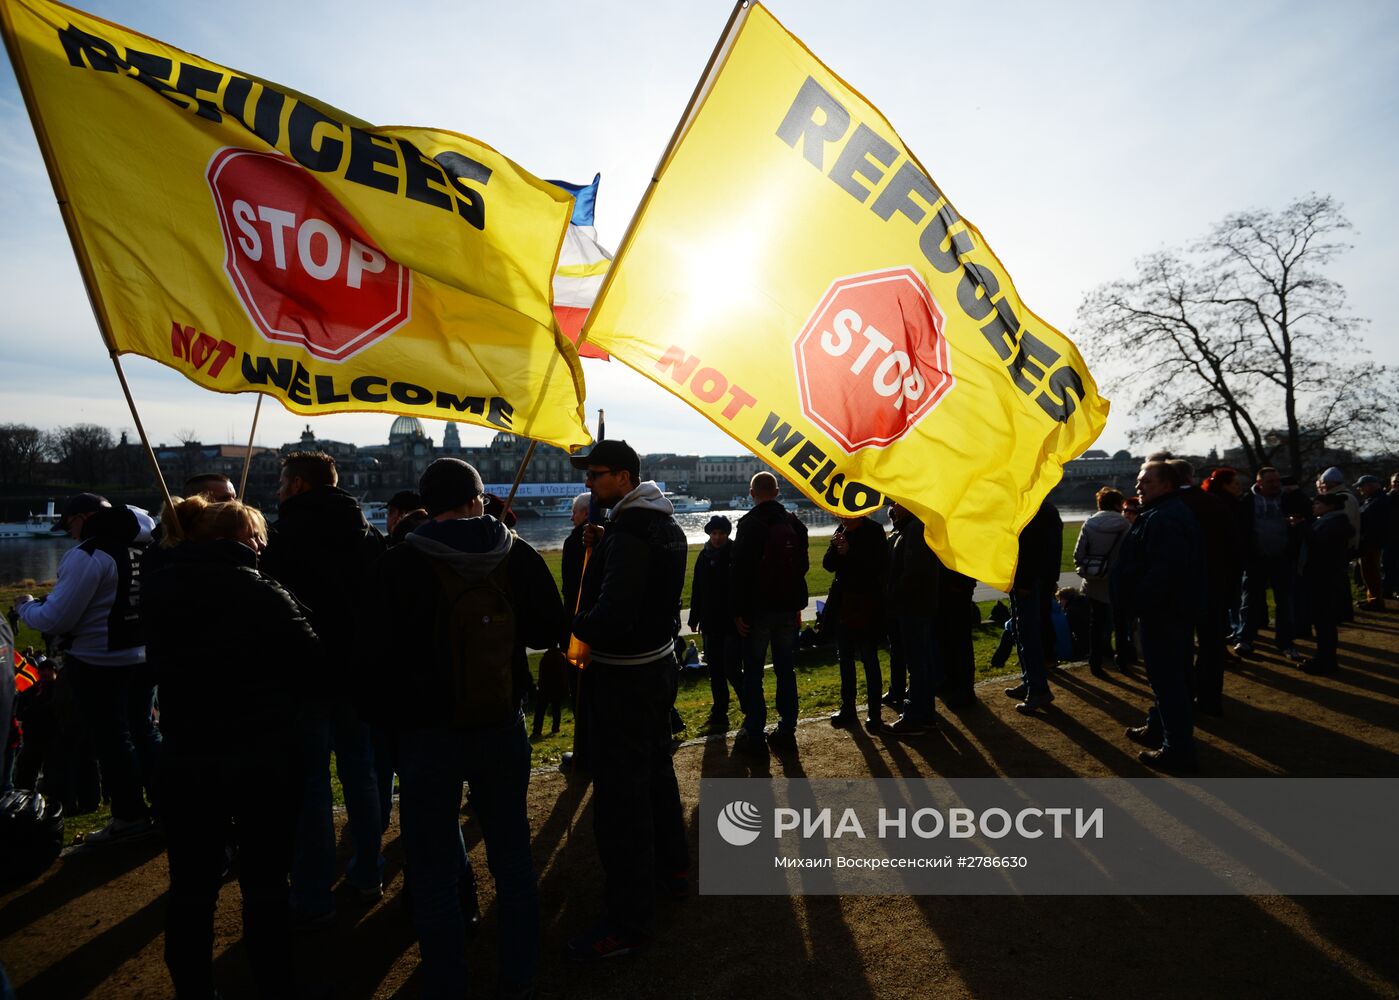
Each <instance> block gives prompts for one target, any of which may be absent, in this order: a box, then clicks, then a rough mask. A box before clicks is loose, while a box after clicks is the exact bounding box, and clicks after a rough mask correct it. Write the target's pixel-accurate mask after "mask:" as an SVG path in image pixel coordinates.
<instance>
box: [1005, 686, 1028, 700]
mask: <svg viewBox="0 0 1399 1000" xmlns="http://www.w3.org/2000/svg"><path fill="white" fill-rule="evenodd" d="M1029 693H1030V686H1029V685H1028V684H1017V685H1015V687H1013V688H1006V697H1007V698H1012V699H1014V700H1015V701H1021V700H1023V699H1024V697H1025V696H1026V695H1027V694H1029Z"/></svg>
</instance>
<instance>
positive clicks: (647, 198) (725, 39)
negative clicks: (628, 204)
mask: <svg viewBox="0 0 1399 1000" xmlns="http://www.w3.org/2000/svg"><path fill="white" fill-rule="evenodd" d="M750 5H751V0H737V2H736V3H735V4H734V9H733V11H732V12H730V14H729V20H728V23H726V24H725V25H724V30H723V32H722V33H721V34H720V35H719V41H717V42H715V43H714V51H713V52H711V53H710V54H709V62H707V63H705V64H704V72H703V73H701V74H700V78H699V82H698V83H696V84H695V89H694V91H693V92H692V93H691V94H690V100H689V103H688V104H686V105H685V110H684V112H682V113H681V115H680V120H679V121H678V122H676V123H675V131H674V132H672V133H671V134H670V141H669V142H667V143H666V147H665V152H664V153H662V154H661V158H660V159H659V160H658V161H656V169H655V170H654V171H653V172H652V174H651V183H650V184H648V185H646V193H645V194H643V195H642V196H641V201H640V202H639V203H638V204H637V206H636V211H635V212H633V213H632V217H631V220H630V221H629V222H628V223H627V229H626V232H624V233H623V234H622V242H621V244H620V245H619V246H618V247H617V255H616V256H615V257H614V258H613V259H612V264H611V266H609V267H608V268H607V274H606V275H605V276H604V277H603V279H602V287H601V288H599V289H598V293H597V298H595V299H594V300H593V305H592V308H590V309H589V310H588V318H587V319H586V320H584V321H583V329H582V330H579V331H578V341H577V343H576V344H575V345H574V346H575V347H577V348H579V349H581V348H582V347H583V342H584V341H585V340H587V339H588V334H589V332H591V330H592V326H593V317H594V316H595V315H597V304H598V303H599V302H601V301H602V300H603V299H605V298H606V297H607V289H608V288H610V287H611V286H612V276H613V275H615V274H616V273H617V269H618V268H619V267H620V266H621V264H622V258H623V257H625V256H626V254H627V250H628V248H630V247H631V241H632V236H633V234H635V232H636V223H637V220H638V219H640V218H641V216H642V215H643V214H644V213H645V211H646V206H647V205H649V204H650V203H651V196H652V195H653V194H654V193H655V191H656V185H657V184H659V183H660V180H661V171H662V170H663V168H664V167H665V164H666V161H667V160H669V159H670V154H671V152H672V151H673V150H674V149H675V145H676V143H678V142H679V141H680V135H681V133H683V132H684V131H685V126H687V125H688V124H690V118H691V117H692V116H693V114H694V111H695V108H696V107H697V106H698V104H699V102H700V100H701V98H703V97H704V94H705V91H706V90H707V89H708V86H709V81H710V79H711V78H712V76H713V73H714V66H715V64H716V63H718V62H719V58H720V57H721V56H722V55H723V54H724V53H725V51H727V49H728V46H729V42H730V40H731V38H732V36H733V31H734V25H735V24H737V23H738V18H739V15H740V14H742V13H743V12H744V11H746V10H747V9H748V8H749V6H750ZM598 437H599V438H601V437H602V433H601V429H600V428H599V433H598Z"/></svg>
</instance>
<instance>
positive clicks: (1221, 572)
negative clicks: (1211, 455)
mask: <svg viewBox="0 0 1399 1000" xmlns="http://www.w3.org/2000/svg"><path fill="white" fill-rule="evenodd" d="M1179 492H1180V498H1181V500H1182V501H1183V502H1184V503H1185V506H1186V508H1187V509H1188V510H1189V511H1190V513H1191V514H1193V515H1195V523H1197V524H1198V525H1199V526H1200V538H1201V542H1202V544H1203V551H1204V555H1205V565H1204V576H1205V588H1206V600H1207V601H1208V603H1209V605H1210V607H1213V608H1226V607H1228V606H1229V602H1230V601H1231V600H1233V599H1237V598H1238V586H1239V574H1240V573H1242V572H1243V555H1244V553H1243V547H1242V545H1241V541H1242V538H1241V536H1240V533H1239V508H1238V507H1237V506H1236V505H1235V503H1234V502H1233V500H1232V499H1229V500H1226V499H1225V498H1223V497H1218V496H1215V495H1214V494H1212V493H1206V492H1205V491H1204V490H1202V489H1200V488H1199V487H1197V486H1191V487H1189V488H1187V489H1183V490H1180V491H1179Z"/></svg>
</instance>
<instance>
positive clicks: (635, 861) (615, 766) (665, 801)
mask: <svg viewBox="0 0 1399 1000" xmlns="http://www.w3.org/2000/svg"><path fill="white" fill-rule="evenodd" d="M587 683H588V684H590V685H591V687H592V689H591V691H590V693H589V699H590V701H591V704H592V711H593V720H592V721H593V727H592V752H591V757H592V768H593V831H594V834H595V836H596V838H597V850H598V857H599V859H600V860H601V862H602V870H603V874H604V876H605V879H606V889H605V895H606V903H607V916H608V919H609V920H610V921H612V922H613V923H615V924H617V925H618V926H620V927H622V928H624V929H625V930H627V931H630V932H632V933H636V934H643V935H649V934H650V933H651V932H652V931H653V929H654V926H655V919H656V901H655V893H656V887H655V881H656V876H657V875H658V874H660V875H669V874H674V873H678V872H686V871H688V870H689V868H690V850H689V846H688V844H687V843H686V839H685V818H684V813H683V811H682V809H681V805H680V789H679V786H678V785H677V784H676V781H675V766H674V764H673V762H672V760H671V755H670V723H669V715H670V704H671V699H672V698H673V697H674V692H675V683H676V677H675V661H674V659H673V658H671V657H670V656H666V657H664V658H662V659H659V660H656V661H654V662H652V663H648V664H646V665H645V666H640V667H618V666H610V665H608V664H603V663H596V662H595V663H593V664H592V665H590V666H589V667H588V670H587Z"/></svg>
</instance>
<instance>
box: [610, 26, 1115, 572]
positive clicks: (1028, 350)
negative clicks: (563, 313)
mask: <svg viewBox="0 0 1399 1000" xmlns="http://www.w3.org/2000/svg"><path fill="white" fill-rule="evenodd" d="M715 67H716V68H715V70H714V72H713V73H712V75H711V76H710V78H709V79H708V80H707V81H706V82H705V84H704V89H703V91H702V96H701V98H700V100H699V101H698V102H697V105H696V110H695V111H694V112H693V114H692V115H691V117H690V119H689V120H688V121H687V122H685V123H684V124H683V128H682V131H681V135H680V138H679V140H678V141H677V142H676V144H675V145H674V147H673V148H672V149H671V151H670V153H669V155H668V156H667V158H666V159H665V160H664V161H663V162H662V164H661V166H660V170H659V172H658V174H657V177H658V181H657V183H656V184H655V186H654V187H653V188H652V190H651V193H650V196H649V199H648V201H647V202H646V203H645V206H644V208H643V210H642V212H641V214H640V216H639V218H638V220H637V221H636V224H635V228H634V230H633V235H632V238H631V239H630V240H629V241H628V242H627V244H626V246H625V247H624V248H623V249H622V250H621V256H620V257H619V258H618V260H617V262H616V263H615V264H614V265H613V268H612V274H611V276H610V282H609V284H608V285H607V286H606V287H605V289H604V291H603V294H602V298H601V300H600V301H599V302H598V303H597V304H596V305H595V306H594V307H593V311H592V313H591V315H590V317H589V320H588V325H587V327H586V336H587V338H588V340H589V341H590V342H592V343H594V344H596V345H598V346H599V347H602V348H604V349H606V350H607V351H608V352H609V353H611V354H612V355H613V356H614V357H616V358H618V359H619V360H621V361H623V362H625V363H626V364H628V365H630V366H631V367H633V368H635V369H636V370H637V371H639V372H641V373H642V374H644V375H646V376H647V377H649V378H651V379H652V380H653V381H655V382H656V383H658V384H659V385H661V386H663V387H665V388H666V389H668V390H669V391H671V392H673V393H675V394H676V395H678V396H679V397H680V398H682V399H684V400H685V401H686V402H688V403H689V404H690V405H692V406H694V407H695V408H696V409H698V410H699V411H700V412H701V413H703V414H704V415H705V416H707V417H708V418H709V419H710V420H712V421H713V422H714V423H715V424H717V425H718V426H719V427H720V428H722V429H723V430H724V431H726V432H727V433H729V434H730V435H731V436H733V437H734V438H735V439H736V440H738V441H740V442H742V443H743V444H745V445H747V446H748V447H749V448H751V449H752V450H753V451H754V453H755V454H756V455H757V456H758V457H759V458H761V459H763V460H764V461H766V462H768V463H769V464H770V465H771V466H772V467H773V468H774V469H777V470H778V471H780V472H781V473H782V474H783V475H784V476H785V477H786V478H787V479H788V480H790V481H791V482H792V483H794V484H795V485H796V486H797V488H798V489H800V490H801V491H802V492H803V493H804V494H806V496H808V497H809V498H811V500H813V501H814V502H815V503H817V504H819V505H820V506H822V507H824V508H825V509H826V510H828V511H831V512H832V513H835V514H840V515H845V516H850V515H853V514H861V513H865V512H868V511H870V510H872V509H874V508H875V507H877V506H879V505H881V504H882V503H883V502H885V500H886V498H897V499H898V500H899V501H900V502H901V503H903V504H904V505H905V506H907V507H908V508H909V509H910V510H912V511H913V512H914V513H916V514H917V515H918V517H919V518H921V519H922V521H923V523H924V525H925V527H926V533H927V538H928V542H929V544H930V545H931V546H932V547H933V549H934V550H935V551H936V552H937V554H938V555H939V557H940V558H941V559H942V561H943V562H944V563H945V564H946V565H948V566H950V567H952V568H953V569H956V570H957V571H959V572H962V573H965V574H967V575H969V576H973V577H976V578H978V579H980V580H984V581H986V582H987V583H991V584H995V585H998V586H1001V587H1005V586H1007V585H1008V584H1009V582H1010V579H1011V576H1012V574H1013V572H1014V568H1015V562H1016V538H1017V535H1018V534H1019V531H1020V529H1021V527H1023V526H1024V525H1025V523H1026V522H1028V521H1029V519H1030V518H1031V517H1032V516H1033V515H1034V513H1035V511H1036V510H1037V509H1038V507H1039V506H1040V504H1041V503H1042V502H1043V500H1044V498H1045V496H1046V495H1047V494H1048V493H1049V491H1050V489H1052V488H1053V486H1054V485H1055V484H1056V483H1057V482H1058V481H1059V479H1060V477H1061V476H1062V473H1063V465H1064V463H1065V462H1067V461H1069V460H1070V459H1072V458H1074V457H1076V456H1078V455H1079V454H1081V453H1082V452H1083V451H1084V449H1086V448H1087V447H1088V446H1089V445H1090V444H1092V442H1093V441H1094V439H1095V438H1097V436H1098V434H1099V433H1100V432H1101V431H1102V428H1103V425H1104V423H1105V421H1106V419H1107V412H1108V403H1107V401H1106V400H1105V399H1103V398H1102V397H1100V396H1099V395H1098V390H1097V386H1096V384H1095V383H1094V381H1093V378H1092V376H1091V375H1090V374H1089V372H1088V369H1087V366H1086V365H1085V364H1084V361H1083V358H1082V357H1080V355H1079V352H1078V350H1077V349H1076V348H1075V347H1074V345H1073V344H1072V343H1071V342H1070V341H1069V340H1068V338H1066V337H1065V336H1064V335H1063V334H1061V333H1060V332H1059V331H1058V330H1056V329H1054V328H1053V327H1052V326H1050V325H1049V324H1048V323H1046V322H1044V321H1043V320H1042V319H1040V318H1039V317H1038V316H1036V315H1035V314H1034V313H1033V312H1031V311H1030V310H1029V309H1028V308H1027V307H1026V306H1025V304H1024V303H1023V302H1021V301H1020V298H1019V296H1018V295H1017V294H1016V291H1015V287H1014V285H1013V283H1012V282H1011V280H1010V275H1009V274H1007V273H1006V270H1005V268H1004V267H1003V266H1002V265H1001V263H1000V261H998V260H997V259H996V256H995V255H994V254H993V253H992V252H991V250H990V248H989V247H988V246H987V245H986V242H985V240H984V239H983V238H982V236H981V233H980V232H979V231H978V230H977V229H976V227H975V226H973V225H972V224H971V223H970V222H968V221H967V220H966V219H964V218H963V217H962V216H961V215H960V214H959V213H958V212H957V211H956V210H955V209H954V208H953V207H952V203H951V202H950V201H949V200H948V199H947V198H946V197H945V196H944V195H943V193H942V192H941V191H940V190H939V189H938V187H937V186H936V185H935V184H934V183H933V181H932V179H931V178H930V177H929V176H928V175H927V174H926V173H925V172H924V171H923V169H922V168H921V167H920V166H919V164H918V163H917V162H916V160H915V159H914V157H913V155H912V154H911V153H910V152H909V150H908V149H907V147H905V146H904V144H903V142H902V140H900V138H899V136H898V134H897V133H896V132H895V131H894V129H893V127H892V126H891V125H890V124H889V123H888V122H887V121H886V120H885V119H884V117H883V115H881V114H880V113H879V111H878V110H877V109H876V108H874V107H873V106H872V105H871V104H869V103H868V102H867V101H865V100H864V98H862V97H861V96H860V95H859V94H858V93H857V92H856V91H855V90H854V89H852V88H851V87H850V86H849V85H848V84H846V83H845V82H844V81H843V80H841V79H840V78H839V77H838V76H836V75H835V74H834V73H832V72H831V71H830V70H829V69H827V68H826V66H824V65H823V64H822V63H821V62H820V60H818V59H817V58H816V57H815V56H813V55H812V54H811V53H810V52H809V51H807V50H806V48H805V47H803V45H802V44H801V43H800V42H799V41H798V40H797V39H796V38H794V37H792V35H790V34H789V33H788V32H787V31H786V30H785V29H784V28H783V27H782V26H781V25H780V24H778V23H777V21H776V20H774V19H773V17H772V15H771V14H769V13H768V12H767V11H766V10H764V9H763V8H762V7H761V6H758V5H756V4H754V5H752V6H751V7H750V8H749V9H748V10H747V11H746V12H744V13H742V14H740V15H739V17H738V21H737V22H736V25H735V27H734V29H733V31H732V32H731V34H730V35H729V37H728V40H727V48H726V49H725V50H724V51H723V53H722V54H721V56H720V58H719V59H718V60H717V61H716V64H715ZM966 148H967V155H971V152H970V147H966Z"/></svg>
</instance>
